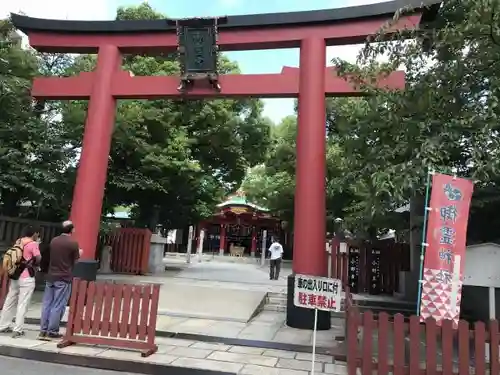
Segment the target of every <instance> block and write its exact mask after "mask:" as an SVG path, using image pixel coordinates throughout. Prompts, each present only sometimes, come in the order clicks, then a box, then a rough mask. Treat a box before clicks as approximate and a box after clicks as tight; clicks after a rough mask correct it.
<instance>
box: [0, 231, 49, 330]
mask: <svg viewBox="0 0 500 375" xmlns="http://www.w3.org/2000/svg"><path fill="white" fill-rule="evenodd" d="M39 235H40V230H39V229H38V228H35V227H34V226H32V225H29V226H27V227H26V228H24V229H23V232H22V237H21V238H20V239H19V240H17V242H16V244H15V245H14V247H13V248H12V249H9V250H8V251H7V253H6V254H5V256H4V262H3V271H5V272H7V273H8V275H9V279H10V286H9V292H8V293H7V296H6V297H5V302H4V305H3V309H2V314H1V315H0V333H12V337H13V338H18V337H21V336H23V335H24V331H23V326H24V318H25V316H26V312H27V310H28V306H29V304H30V301H31V297H32V296H33V292H34V291H35V272H36V268H37V266H38V264H40V259H41V256H40V249H39V248H38V242H37V240H38V237H39ZM16 249H19V251H20V252H21V253H22V256H21V257H20V259H15V261H14V262H12V260H13V258H14V257H15V254H14V252H15V251H16ZM6 258H7V259H6ZM9 260H10V261H9ZM6 268H8V269H6ZM16 306H17V308H16ZM14 315H15V317H16V320H15V323H14V327H12V328H11V323H12V318H13V317H14Z"/></svg>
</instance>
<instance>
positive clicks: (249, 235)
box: [196, 189, 289, 257]
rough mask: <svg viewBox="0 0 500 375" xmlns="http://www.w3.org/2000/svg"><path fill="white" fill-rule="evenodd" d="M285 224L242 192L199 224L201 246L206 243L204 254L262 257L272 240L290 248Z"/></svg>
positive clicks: (198, 243)
mask: <svg viewBox="0 0 500 375" xmlns="http://www.w3.org/2000/svg"><path fill="white" fill-rule="evenodd" d="M285 225H286V222H284V221H282V220H280V219H279V218H278V217H276V216H274V215H273V214H272V213H271V212H270V210H269V209H267V208H265V207H261V206H259V205H257V204H254V203H252V202H250V201H249V200H247V198H246V196H245V193H244V192H243V190H241V189H240V190H238V191H237V192H236V193H235V194H233V195H230V196H229V197H228V198H227V200H225V201H224V202H222V203H220V204H218V205H217V207H216V212H214V214H213V215H212V216H210V217H207V218H206V219H204V220H203V221H201V222H200V223H199V224H198V231H197V233H196V238H197V246H200V240H202V241H203V252H204V253H218V254H219V255H229V256H239V257H243V256H247V257H248V256H260V254H261V250H262V247H263V245H264V246H265V248H268V247H269V246H270V245H271V238H272V237H274V238H277V239H279V241H280V242H281V243H282V245H283V247H284V248H285V249H286V248H289V245H288V242H289V236H288V235H287V233H286V231H285V230H284V228H285ZM202 231H203V235H201V232H202Z"/></svg>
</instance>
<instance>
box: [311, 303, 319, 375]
mask: <svg viewBox="0 0 500 375" xmlns="http://www.w3.org/2000/svg"><path fill="white" fill-rule="evenodd" d="M317 327H318V309H314V329H313V348H312V358H311V375H314V363H315V362H316V332H317V330H318V329H317Z"/></svg>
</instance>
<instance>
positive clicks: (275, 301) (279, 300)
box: [267, 296, 286, 306]
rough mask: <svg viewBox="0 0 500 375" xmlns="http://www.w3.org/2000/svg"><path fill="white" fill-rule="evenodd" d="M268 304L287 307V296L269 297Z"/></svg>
mask: <svg viewBox="0 0 500 375" xmlns="http://www.w3.org/2000/svg"><path fill="white" fill-rule="evenodd" d="M267 303H269V304H271V305H285V306H286V296H285V297H281V296H280V297H267Z"/></svg>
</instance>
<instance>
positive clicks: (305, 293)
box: [294, 275, 342, 311]
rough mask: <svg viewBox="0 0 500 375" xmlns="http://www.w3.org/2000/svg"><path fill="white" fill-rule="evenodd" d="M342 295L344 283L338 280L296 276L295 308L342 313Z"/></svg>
mask: <svg viewBox="0 0 500 375" xmlns="http://www.w3.org/2000/svg"><path fill="white" fill-rule="evenodd" d="M341 293H342V283H341V281H340V280H338V279H328V278H326V277H316V276H307V275H295V293H294V304H295V306H298V307H304V308H308V309H318V310H325V311H340V308H341Z"/></svg>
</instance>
